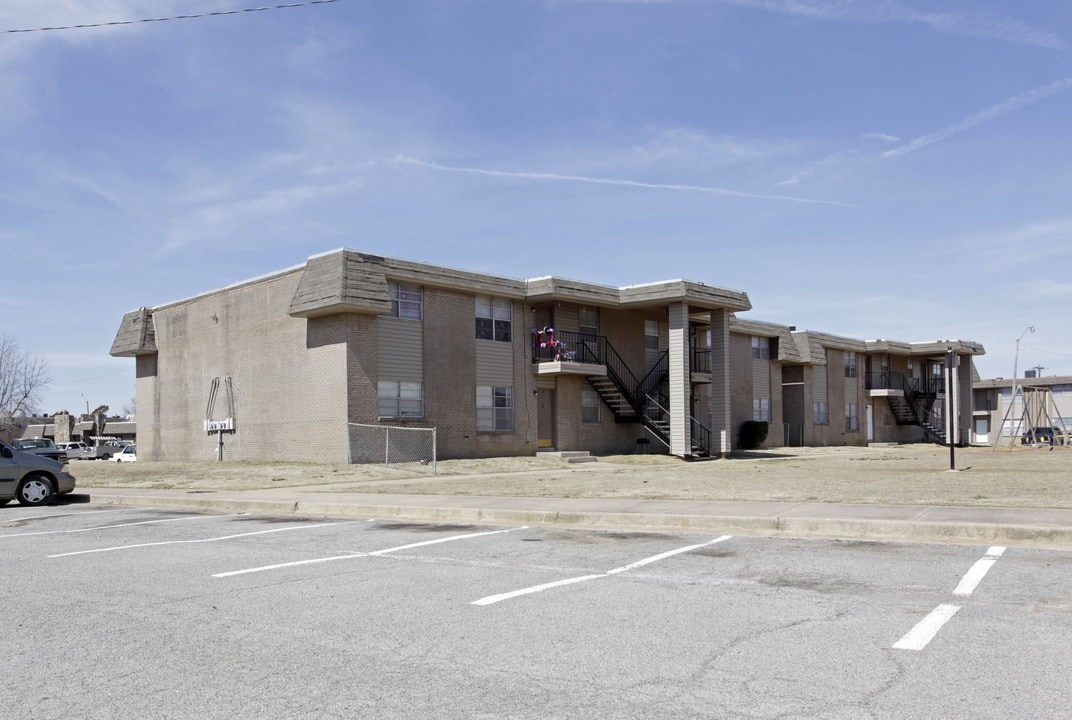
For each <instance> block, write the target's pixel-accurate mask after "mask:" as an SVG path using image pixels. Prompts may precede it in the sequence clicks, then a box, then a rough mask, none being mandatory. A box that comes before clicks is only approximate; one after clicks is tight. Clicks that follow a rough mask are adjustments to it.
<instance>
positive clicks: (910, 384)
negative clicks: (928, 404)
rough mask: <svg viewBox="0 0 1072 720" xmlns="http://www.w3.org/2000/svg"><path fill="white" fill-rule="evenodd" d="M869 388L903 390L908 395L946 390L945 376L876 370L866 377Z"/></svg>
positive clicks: (932, 393) (931, 393)
mask: <svg viewBox="0 0 1072 720" xmlns="http://www.w3.org/2000/svg"><path fill="white" fill-rule="evenodd" d="M864 380H865V382H866V383H867V389H868V390H903V391H904V392H905V394H907V395H916V394H921V393H922V394H929V395H936V394H938V393H941V392H943V391H944V390H945V378H943V377H939V376H937V375H931V376H928V377H917V378H913V377H908V376H906V375H905V374H904V373H901V372H893V371H890V370H876V371H874V372H869V373H867V375H866V376H865V377H864Z"/></svg>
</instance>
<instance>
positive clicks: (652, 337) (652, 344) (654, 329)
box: [644, 320, 659, 350]
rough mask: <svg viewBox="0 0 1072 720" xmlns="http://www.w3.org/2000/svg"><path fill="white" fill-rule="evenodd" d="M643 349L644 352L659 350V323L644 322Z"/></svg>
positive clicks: (656, 321) (652, 321)
mask: <svg viewBox="0 0 1072 720" xmlns="http://www.w3.org/2000/svg"><path fill="white" fill-rule="evenodd" d="M644 348H645V349H646V350H658V349H659V321H658V320H645V321H644Z"/></svg>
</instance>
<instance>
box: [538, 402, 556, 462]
mask: <svg viewBox="0 0 1072 720" xmlns="http://www.w3.org/2000/svg"><path fill="white" fill-rule="evenodd" d="M536 433H537V435H538V436H539V437H538V438H537V443H536V447H538V448H553V447H554V446H555V391H554V390H540V391H538V392H537V394H536Z"/></svg>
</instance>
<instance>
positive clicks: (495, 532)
mask: <svg viewBox="0 0 1072 720" xmlns="http://www.w3.org/2000/svg"><path fill="white" fill-rule="evenodd" d="M527 529H528V526H527V525H522V526H521V527H516V528H509V529H507V530H492V531H489V532H478V533H468V534H465V535H451V536H449V537H445V538H436V539H435V540H425V541H423V542H418V543H410V544H409V545H399V546H398V547H393V548H386V549H384V550H373V551H372V552H367V553H366V552H361V553H347V554H346V555H334V556H331V557H322V558H312V559H310V560H295V561H294V562H286V563H277V564H275V565H262V566H261V567H255V568H246V569H244V570H231V571H230V572H222V573H216V574H215V575H213V576H212V577H215V578H225V577H232V576H234V575H248V574H249V573H258V572H268V571H271V570H281V569H283V568H290V567H299V566H301V565H317V564H319V563H327V562H335V561H337V560H353V559H355V558H363V557H379V556H381V555H388V554H390V553H394V552H399V551H401V550H410V549H412V548H417V547H424V546H426V545H438V544H439V543H445V542H453V541H455V540H467V539H469V538H475V537H485V536H487V535H501V534H503V533H508V532H513V531H514V530H527Z"/></svg>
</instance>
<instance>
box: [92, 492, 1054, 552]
mask: <svg viewBox="0 0 1072 720" xmlns="http://www.w3.org/2000/svg"><path fill="white" fill-rule="evenodd" d="M87 495H88V497H89V500H90V502H93V503H98V504H104V505H121V506H137V507H153V508H167V509H174V510H188V511H199V512H250V513H255V514H261V515H270V516H277V517H288V516H290V517H295V518H299V517H300V518H306V517H315V518H346V519H352V518H374V519H378V520H406V521H417V522H440V523H442V522H448V523H479V524H485V525H519V524H521V525H530V526H561V527H566V528H590V529H604V530H630V531H647V532H688V533H720V534H726V533H728V534H739V535H758V536H768V537H797V538H841V539H853V540H865V541H866V540H871V541H905V542H928V543H929V542H935V543H970V544H998V545H1010V546H1021V547H1047V548H1057V549H1068V550H1072V509H1048V508H983V507H948V506H921V505H861V504H837V503H816V502H711V501H700V500H620V499H613V498H535V497H482V496H458V495H388V494H360V493H353V492H338V491H334V492H333V491H331V490H330V488H329V487H328V486H320V487H304V488H273V489H266V490H244V491H224V490H214V491H209V490H142V489H120V488H106V489H105V488H100V489H98V488H92V489H88V490H82V491H80V494H79V497H78V498H77V499H78V500H81V501H85V500H86V496H87ZM73 499H75V498H72V500H73Z"/></svg>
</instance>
